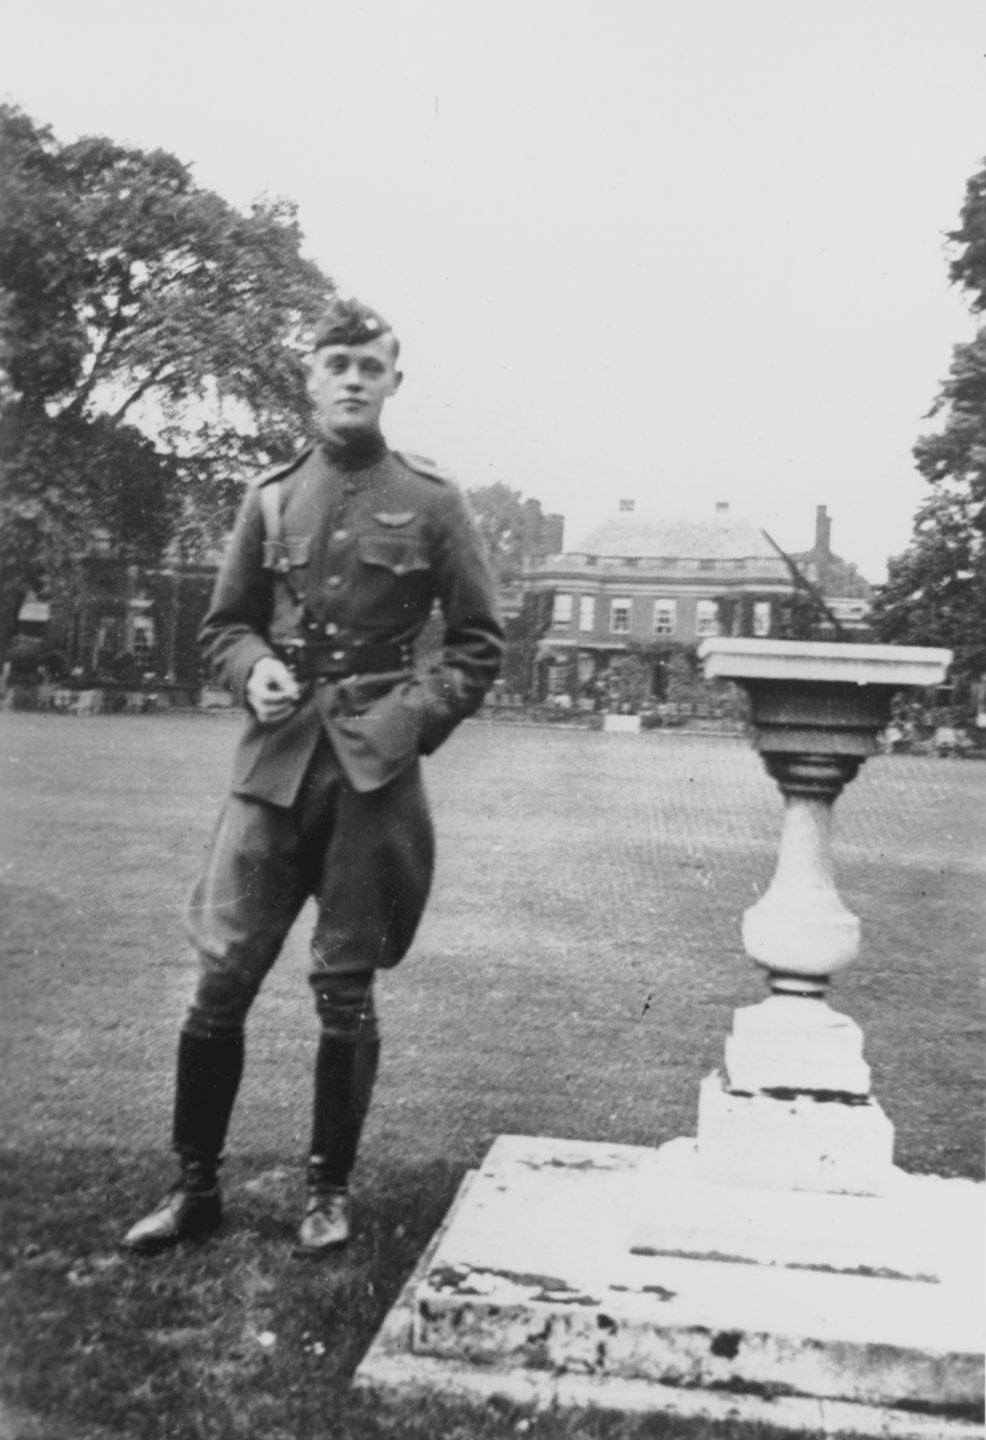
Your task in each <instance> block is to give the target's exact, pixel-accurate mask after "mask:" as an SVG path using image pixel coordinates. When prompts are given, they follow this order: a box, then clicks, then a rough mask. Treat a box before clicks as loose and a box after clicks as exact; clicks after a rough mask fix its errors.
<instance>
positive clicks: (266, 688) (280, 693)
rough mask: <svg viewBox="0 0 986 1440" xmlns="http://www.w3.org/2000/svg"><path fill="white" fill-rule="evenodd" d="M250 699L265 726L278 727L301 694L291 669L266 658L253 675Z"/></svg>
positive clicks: (253, 670)
mask: <svg viewBox="0 0 986 1440" xmlns="http://www.w3.org/2000/svg"><path fill="white" fill-rule="evenodd" d="M246 698H247V704H248V705H249V706H250V709H251V710H252V711H253V713H254V715H256V717H257V719H258V720H259V721H260V723H261V725H277V724H278V723H279V722H280V721H281V720H286V719H287V718H288V716H289V715H290V714H291V712H292V710H293V709H294V707H295V706H296V705H297V703H298V701H299V699H300V698H301V691H300V689H299V688H298V682H297V680H295V678H294V676H293V675H292V674H291V671H290V670H289V669H288V667H287V666H286V665H285V664H283V662H282V661H280V660H277V659H275V658H274V656H273V655H265V656H263V658H262V659H260V660H258V661H257V663H256V665H254V667H253V669H252V670H251V671H250V678H249V679H248V680H247V685H246Z"/></svg>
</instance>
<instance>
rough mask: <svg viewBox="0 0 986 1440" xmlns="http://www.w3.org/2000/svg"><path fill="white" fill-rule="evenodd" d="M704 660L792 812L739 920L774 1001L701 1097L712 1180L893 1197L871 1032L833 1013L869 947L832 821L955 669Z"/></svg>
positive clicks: (858, 659)
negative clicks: (844, 977) (844, 877)
mask: <svg viewBox="0 0 986 1440" xmlns="http://www.w3.org/2000/svg"><path fill="white" fill-rule="evenodd" d="M699 654H700V655H701V657H702V658H703V660H704V663H705V674H706V676H707V677H708V678H710V679H714V678H724V679H730V680H734V681H736V682H737V683H738V684H740V685H742V686H743V687H744V689H745V690H746V692H747V694H748V696H749V698H750V719H751V724H752V726H753V732H754V743H755V745H756V748H757V749H758V750H759V752H760V754H761V756H762V757H763V761H764V764H765V766H766V768H767V770H768V772H769V774H770V775H771V776H772V777H773V778H774V780H776V782H777V784H778V785H779V787H780V789H781V792H782V794H783V796H784V821H783V825H782V828H781V836H780V845H779V849H778V857H777V868H776V870H775V872H774V876H773V879H772V880H771V882H770V886H769V887H768V889H767V891H766V893H765V894H764V895H763V896H762V897H761V898H760V900H758V901H757V903H756V904H755V905H753V906H751V907H750V909H749V910H747V911H746V913H745V914H744V916H743V943H744V947H745V949H746V953H747V954H748V955H749V956H750V958H751V959H752V960H754V961H756V963H757V964H758V965H761V966H762V967H763V968H764V970H765V971H766V972H767V982H768V984H769V986H770V988H771V991H772V992H773V993H772V995H771V997H770V998H769V999H768V1000H766V1001H765V1002H764V1003H763V1004H761V1005H752V1006H747V1007H745V1008H744V1009H742V1010H739V1011H737V1013H736V1015H735V1016H734V1020H733V1032H732V1034H731V1035H730V1037H729V1038H728V1040H727V1041H726V1053H725V1076H724V1078H722V1079H720V1077H719V1076H718V1075H714V1076H710V1077H709V1078H708V1079H707V1080H706V1081H705V1083H704V1084H703V1086H702V1092H701V1101H700V1105H699V1125H698V1149H699V1156H700V1160H701V1164H702V1166H703V1171H704V1173H705V1175H706V1178H707V1179H709V1180H715V1181H718V1182H720V1183H722V1184H730V1185H748V1186H754V1187H762V1188H766V1189H778V1188H780V1189H783V1188H785V1187H790V1188H793V1189H797V1190H804V1189H817V1190H823V1191H824V1190H828V1191H832V1192H833V1193H837V1194H846V1195H882V1194H884V1193H886V1191H887V1188H888V1186H889V1184H890V1178H891V1171H892V1160H893V1128H892V1126H891V1124H890V1121H889V1120H888V1119H887V1117H886V1115H885V1114H884V1113H883V1111H882V1110H881V1109H880V1107H879V1105H877V1103H876V1102H875V1100H873V1099H872V1097H871V1095H870V1070H869V1066H868V1065H867V1064H866V1061H865V1060H864V1058H863V1037H862V1032H861V1031H860V1029H859V1027H858V1026H857V1025H855V1024H854V1022H853V1021H852V1020H850V1019H849V1017H848V1016H845V1015H840V1014H839V1013H838V1012H837V1011H835V1010H832V1009H831V1008H830V1007H829V1005H828V1003H827V1000H826V993H827V991H828V987H829V983H830V980H831V978H832V976H833V975H835V974H837V973H838V972H839V971H840V970H842V969H843V968H844V967H845V966H847V965H849V964H851V962H852V961H853V960H854V959H855V958H856V956H857V954H858V951H859V946H860V923H859V920H858V918H857V917H856V916H855V915H853V914H852V912H851V911H850V910H849V909H848V908H847V907H846V906H845V905H844V904H843V902H842V900H841V898H840V897H839V893H838V890H837V888H836V880H835V866H834V864H833V859H832V816H833V807H834V805H835V801H836V799H837V798H838V796H839V794H840V793H841V791H842V789H843V787H844V786H845V785H847V784H848V783H849V782H850V781H851V780H853V779H854V778H855V776H856V774H857V772H858V770H859V767H860V766H861V765H862V764H863V762H864V761H865V760H866V758H867V757H868V756H870V755H873V754H875V753H876V751H877V749H878V744H877V736H878V735H879V732H880V730H881V729H882V728H883V727H884V726H885V725H886V723H887V721H888V719H889V717H890V702H891V698H892V696H893V694H894V691H895V690H898V689H901V688H903V687H908V686H912V687H923V686H928V685H934V684H938V683H939V682H940V681H941V680H943V679H944V677H945V673H946V669H947V665H948V662H949V660H950V659H951V656H950V653H949V652H948V651H946V650H928V649H923V648H915V647H897V646H889V645H819V644H812V643H802V642H795V641H789V642H786V641H777V640H744V639H732V640H721V639H708V640H705V641H703V643H702V646H701V648H700V650H699Z"/></svg>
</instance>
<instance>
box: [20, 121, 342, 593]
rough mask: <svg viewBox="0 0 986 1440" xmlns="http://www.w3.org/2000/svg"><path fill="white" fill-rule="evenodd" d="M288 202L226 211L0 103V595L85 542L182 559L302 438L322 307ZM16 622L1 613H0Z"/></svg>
mask: <svg viewBox="0 0 986 1440" xmlns="http://www.w3.org/2000/svg"><path fill="white" fill-rule="evenodd" d="M300 243H301V236H300V232H299V229H298V225H297V221H296V216H295V211H294V208H293V206H291V205H290V204H288V203H286V202H283V201H269V200H264V201H258V202H256V203H255V204H254V205H253V206H252V208H251V209H250V211H249V213H246V214H244V213H241V212H240V211H238V210H236V209H234V208H233V207H232V206H231V205H229V204H227V202H226V201H224V200H223V199H222V198H221V197H220V196H218V195H216V194H214V193H213V192H211V191H209V190H205V189H202V188H200V187H199V186H198V185H196V184H195V182H194V180H193V178H192V175H191V172H190V170H189V168H188V167H187V166H186V165H185V164H183V163H182V162H181V161H180V160H178V159H177V158H176V157H175V156H173V155H169V154H167V153H165V152H164V151H162V150H155V151H150V152H147V151H142V150H138V149H134V148H132V147H128V146H124V145H119V144H116V143H115V142H114V141H112V140H109V139H106V138H103V137H97V136H89V137H85V138H83V139H80V140H78V141H75V142H73V143H70V144H62V143H60V142H59V141H58V140H56V138H55V137H54V136H53V134H52V132H51V130H50V129H49V128H48V127H46V126H43V125H38V124H36V123H35V122H34V121H33V120H31V119H30V118H29V117H28V116H27V115H25V114H24V113H23V112H22V111H20V110H19V109H17V108H16V107H13V106H9V105H3V106H0V366H2V379H0V423H2V438H0V460H2V464H3V490H2V493H0V532H2V535H3V540H2V542H0V591H2V593H3V596H4V604H5V608H6V609H7V610H8V611H9V609H10V605H11V603H13V601H14V600H15V599H16V597H17V596H18V595H19V594H20V593H22V592H23V590H24V589H25V588H27V587H28V586H37V585H38V584H40V583H43V582H44V580H45V578H46V577H47V576H50V575H51V574H52V573H53V571H54V570H57V568H58V567H59V566H60V565H61V564H63V563H64V560H65V557H66V555H67V554H69V553H72V552H73V551H78V550H79V549H82V548H84V547H85V544H86V542H87V539H88V538H89V537H90V536H91V534H92V531H93V530H94V529H99V530H102V531H104V532H105V533H106V535H107V536H108V539H109V542H110V543H111V544H112V545H113V546H114V547H119V548H120V550H121V552H122V553H132V554H133V555H134V556H138V555H139V556H140V557H141V558H144V559H153V558H155V557H159V556H160V555H161V554H162V553H163V552H164V551H165V549H167V548H168V547H170V549H171V551H172V552H173V553H175V554H177V555H178V556H181V557H183V558H186V557H187V558H195V557H197V556H198V555H200V554H201V553H202V552H203V551H204V550H205V549H207V548H208V547H209V546H210V545H212V544H214V543H215V542H216V540H217V539H218V538H219V537H220V536H221V535H222V533H223V531H224V530H225V529H226V527H227V526H228V524H229V522H230V519H231V516H232V513H233V511H234V509H235V505H236V503H237V501H238V498H239V496H240V494H241V493H242V481H243V479H244V478H245V477H248V476H249V475H250V474H251V473H252V472H257V471H259V470H261V469H263V468H265V467H266V466H269V465H271V464H274V463H276V462H277V461H279V460H281V459H282V458H285V457H286V456H287V455H289V454H290V453H291V451H292V450H293V448H294V447H295V446H296V444H297V439H298V435H299V431H303V430H304V428H305V427H306V424H307V416H308V403H307V397H306V394H305V388H304V376H303V368H302V364H301V359H300V346H299V340H300V337H301V335H302V333H303V331H304V329H305V327H306V325H308V324H309V323H310V322H311V321H312V320H313V319H314V317H315V316H316V314H317V313H318V311H319V310H320V309H321V308H322V307H323V306H324V304H325V303H326V301H327V299H328V298H329V296H330V294H331V293H332V288H333V287H332V283H331V281H330V280H329V279H328V278H327V277H326V276H325V275H323V274H322V272H321V271H320V270H319V269H318V267H317V266H316V265H315V264H314V263H313V262H311V261H310V260H307V259H305V258H304V257H303V256H302V255H301V252H300ZM15 613H16V612H15Z"/></svg>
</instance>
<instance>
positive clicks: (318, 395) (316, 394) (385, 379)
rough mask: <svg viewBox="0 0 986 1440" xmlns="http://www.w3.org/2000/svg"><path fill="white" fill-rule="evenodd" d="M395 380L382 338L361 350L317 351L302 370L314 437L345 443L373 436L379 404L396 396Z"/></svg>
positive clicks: (326, 348)
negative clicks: (305, 372)
mask: <svg viewBox="0 0 986 1440" xmlns="http://www.w3.org/2000/svg"><path fill="white" fill-rule="evenodd" d="M401 378H402V377H401V373H400V371H399V370H398V369H397V368H396V366H395V364H394V352H393V345H392V341H391V340H390V339H389V338H388V337H386V336H383V337H381V338H380V339H378V340H368V341H367V342H366V344H365V345H323V346H321V348H320V349H318V350H316V351H315V354H314V355H313V356H312V357H311V361H310V362H309V370H308V393H309V395H310V396H311V397H312V400H313V401H314V403H315V420H316V423H317V425H318V429H319V431H320V433H321V434H322V435H324V436H325V437H326V439H329V440H333V439H337V440H347V439H351V438H353V437H355V436H359V435H366V434H369V433H371V432H373V431H376V430H378V429H379V427H380V412H381V411H382V410H383V407H384V402H385V401H386V400H387V399H389V397H390V396H391V395H393V394H395V393H396V391H397V388H398V386H399V385H400V383H401Z"/></svg>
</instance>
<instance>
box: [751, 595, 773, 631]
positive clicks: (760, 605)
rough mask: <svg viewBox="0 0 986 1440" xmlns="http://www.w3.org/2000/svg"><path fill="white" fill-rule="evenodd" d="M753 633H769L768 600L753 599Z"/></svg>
mask: <svg viewBox="0 0 986 1440" xmlns="http://www.w3.org/2000/svg"><path fill="white" fill-rule="evenodd" d="M753 633H754V635H759V636H764V635H769V634H770V601H769V600H754V602H753Z"/></svg>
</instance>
